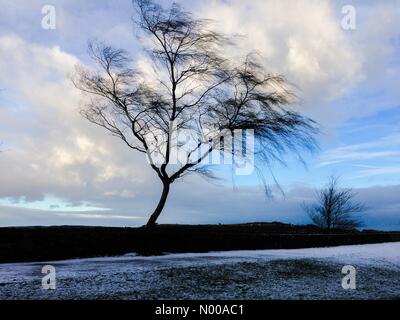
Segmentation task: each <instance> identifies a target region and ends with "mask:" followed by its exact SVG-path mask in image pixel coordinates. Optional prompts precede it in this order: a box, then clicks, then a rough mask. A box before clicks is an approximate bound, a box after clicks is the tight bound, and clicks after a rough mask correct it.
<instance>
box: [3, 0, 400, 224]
mask: <svg viewBox="0 0 400 320" xmlns="http://www.w3.org/2000/svg"><path fill="white" fill-rule="evenodd" d="M162 3H164V4H167V3H168V1H163V2H162ZM180 3H181V4H182V5H183V6H184V7H185V8H187V9H188V10H192V11H193V12H194V13H195V14H196V15H197V16H200V17H207V18H213V19H215V20H218V23H217V25H216V27H217V28H219V29H220V30H221V31H223V32H226V33H239V34H241V35H243V37H242V40H241V43H240V46H239V48H238V51H237V52H233V53H232V55H233V56H239V55H241V54H242V53H244V52H246V51H248V50H253V49H254V50H257V51H258V52H260V53H261V54H262V55H263V57H264V59H265V60H264V61H265V67H266V68H267V69H268V70H270V71H271V72H277V73H281V74H284V75H285V76H286V77H287V78H288V80H290V81H291V82H293V83H294V84H295V85H296V86H297V88H298V92H297V94H298V95H299V97H300V101H299V103H298V105H297V106H296V108H297V109H298V110H299V111H300V112H302V113H304V114H306V115H308V116H310V117H312V118H313V119H315V120H316V121H318V122H319V124H320V125H321V132H322V133H321V135H320V136H319V137H318V141H319V144H320V150H319V151H318V152H316V153H314V154H312V155H307V154H305V155H304V158H305V160H306V162H307V167H304V166H303V165H302V164H300V163H299V162H298V161H295V159H292V158H291V157H290V156H288V158H287V163H288V166H287V167H285V168H283V167H280V166H274V167H273V172H274V175H275V176H276V177H277V179H278V181H279V182H280V184H281V186H282V188H283V189H284V191H285V196H284V197H283V196H282V195H280V194H279V193H277V194H276V196H275V197H274V198H273V199H266V198H265V197H264V195H263V192H262V190H261V188H260V186H259V184H258V181H257V179H256V176H255V175H253V176H250V177H244V178H243V177H242V178H237V179H236V180H235V182H236V183H235V188H233V187H232V184H231V183H230V181H229V174H228V175H227V176H228V179H227V180H226V181H222V182H220V183H219V184H217V185H215V184H211V185H210V184H208V183H207V182H205V181H203V180H202V179H200V178H197V177H190V178H188V179H186V180H185V181H183V182H181V183H179V184H177V185H176V186H174V187H173V190H172V195H171V198H170V199H169V201H168V204H167V206H166V209H165V211H164V213H163V216H162V218H161V220H160V222H177V223H220V222H226V223H229V222H246V221H256V220H257V221H259V220H262V221H271V220H280V221H284V222H291V223H308V222H309V220H308V218H307V216H306V215H305V214H304V212H302V210H301V204H302V203H303V202H308V201H312V198H313V194H314V190H315V188H319V187H321V186H322V185H323V184H324V183H325V181H326V178H327V177H328V176H329V175H330V174H336V175H338V176H340V177H341V182H342V184H343V186H346V187H352V188H354V189H355V191H356V192H357V194H358V198H359V200H360V201H363V202H365V203H366V204H367V206H368V210H367V212H366V215H365V220H366V224H367V227H376V228H383V229H400V219H399V215H400V198H399V196H398V194H399V191H400V160H399V159H400V126H399V123H400V99H399V98H400V93H399V90H398V88H399V83H400V81H399V80H400V79H399V78H400V76H399V70H400V58H399V57H400V55H399V53H400V31H399V30H400V28H399V27H400V1H380V2H378V1H313V0H303V1H296V4H293V2H292V1H291V0H286V1H277V0H276V1H275V0H269V1H261V0H257V1H252V2H247V1H240V0H231V1H217V0H210V1H207V2H204V1H186V0H182V1H180ZM348 4H350V5H353V6H354V8H355V10H356V18H357V20H356V21H357V23H356V29H355V30H344V29H343V28H342V26H341V19H342V18H343V14H342V12H341V9H342V7H343V6H344V5H348ZM44 5H53V6H54V7H55V9H56V18H57V28H56V29H55V30H44V29H43V28H42V27H41V20H42V18H43V14H42V12H41V10H42V7H43V6H44ZM0 7H1V8H2V13H1V19H0V38H1V39H0V40H1V43H2V46H1V48H0V70H1V74H0V88H1V89H2V91H0V141H3V145H2V149H3V150H4V152H3V153H1V154H0V177H1V179H2V181H1V186H0V226H8V225H39V224H44V225H53V224H90V225H117V226H135V225H141V224H144V223H145V221H146V218H147V216H148V214H149V213H150V212H151V211H152V209H153V207H154V205H155V203H156V201H157V199H158V197H159V193H160V185H159V183H158V181H157V178H156V177H154V175H153V172H152V171H151V170H149V168H148V167H147V164H146V162H145V160H144V159H143V158H142V157H141V156H140V155H136V154H132V152H130V150H127V149H126V148H125V147H124V145H123V144H121V143H120V142H119V141H116V140H115V139H114V138H112V137H110V136H109V135H107V133H105V132H103V131H102V130H101V129H99V128H95V127H93V126H91V125H89V124H88V123H86V122H85V120H83V119H82V118H81V117H80V115H79V113H78V109H79V106H80V105H81V103H82V97H81V96H80V94H79V92H76V90H75V89H74V88H73V87H72V85H71V83H70V81H69V77H68V75H69V74H70V73H71V72H73V70H74V66H75V65H76V64H84V65H90V64H91V61H90V60H89V59H88V55H87V41H88V40H91V39H92V40H93V39H98V40H102V41H105V42H107V43H110V44H112V45H114V46H117V47H122V48H124V49H126V50H128V51H129V52H130V53H131V54H132V57H133V58H134V59H137V61H141V59H142V57H143V50H142V49H141V43H140V39H137V38H136V34H137V32H136V30H135V28H134V26H133V24H132V21H131V18H132V15H133V10H132V5H131V2H130V0H117V1H107V0H100V1H99V0H96V1H94V0H83V1H70V0H53V1H48V0H45V1H39V0H32V1H28V0H16V1H12V2H11V1H7V0H0ZM298 12H301V14H298ZM225 171H228V170H226V169H222V172H225ZM267 176H268V175H267ZM269 182H270V183H271V184H273V180H272V179H271V177H270V179H269Z"/></svg>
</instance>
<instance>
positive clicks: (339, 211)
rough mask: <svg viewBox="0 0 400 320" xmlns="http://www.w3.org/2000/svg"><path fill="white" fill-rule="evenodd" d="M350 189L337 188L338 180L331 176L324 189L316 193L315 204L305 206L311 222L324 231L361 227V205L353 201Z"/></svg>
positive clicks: (363, 208)
mask: <svg viewBox="0 0 400 320" xmlns="http://www.w3.org/2000/svg"><path fill="white" fill-rule="evenodd" d="M354 197H355V193H354V192H353V191H352V190H351V189H342V188H340V187H339V179H338V178H337V177H334V176H331V177H330V179H329V182H328V184H327V185H326V187H325V188H324V189H322V190H320V191H318V193H317V196H316V203H315V204H312V205H308V206H305V210H306V212H307V213H308V215H309V217H310V218H311V220H312V221H313V222H314V223H315V225H317V226H318V227H320V228H324V229H355V228H358V227H361V226H362V221H361V213H362V212H363V211H364V210H365V206H364V205H363V204H362V203H359V202H356V201H354Z"/></svg>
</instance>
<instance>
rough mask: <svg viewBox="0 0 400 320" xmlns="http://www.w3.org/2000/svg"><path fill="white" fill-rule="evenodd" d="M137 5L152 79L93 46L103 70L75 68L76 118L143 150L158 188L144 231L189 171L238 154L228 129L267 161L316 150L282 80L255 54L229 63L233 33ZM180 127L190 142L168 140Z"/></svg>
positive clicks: (138, 1) (310, 128)
mask: <svg viewBox="0 0 400 320" xmlns="http://www.w3.org/2000/svg"><path fill="white" fill-rule="evenodd" d="M133 3H134V6H135V9H136V12H137V20H136V24H137V26H138V30H140V35H141V36H142V37H143V39H144V40H145V41H146V45H145V47H146V53H147V54H148V57H150V58H151V59H150V60H149V65H148V66H149V67H150V69H152V70H153V71H154V73H153V74H154V76H153V77H149V76H148V75H147V76H145V75H144V74H143V72H139V71H138V70H137V69H134V68H132V67H131V66H132V61H131V59H129V57H128V55H127V53H126V52H125V51H123V50H119V49H114V48H112V47H110V46H107V45H104V44H101V43H97V44H90V45H89V52H90V55H91V57H92V58H93V59H94V60H95V61H96V62H97V64H98V66H99V67H100V68H98V69H99V70H97V71H90V70H88V69H85V68H83V67H79V68H78V70H77V74H76V77H75V80H74V83H75V85H76V87H77V88H79V89H80V90H82V91H84V92H85V93H87V94H89V96H90V97H91V103H90V104H89V105H87V106H85V108H84V109H83V110H82V114H83V115H84V116H85V117H86V118H87V119H88V120H89V121H90V122H92V123H94V124H97V125H99V126H101V127H103V128H105V129H107V130H108V131H109V132H111V133H112V134H113V135H114V136H117V137H118V138H120V139H122V140H123V141H124V142H125V143H126V144H127V145H128V147H130V148H131V149H132V150H135V151H137V152H140V153H143V154H146V155H147V159H148V161H149V164H150V166H151V168H152V169H153V170H154V171H155V173H156V174H157V175H158V177H159V178H160V180H161V182H162V185H163V192H162V195H161V198H160V201H159V203H158V205H157V207H156V209H155V211H154V212H153V214H152V215H151V217H150V219H149V221H148V223H147V226H148V227H151V226H154V225H155V223H156V221H157V219H158V217H159V215H160V213H161V211H162V210H163V208H164V205H165V202H166V200H167V197H168V194H169V191H170V186H171V184H172V183H173V182H175V181H177V180H178V179H180V178H182V177H183V176H185V175H186V174H188V173H192V172H195V173H198V174H202V175H205V176H207V177H212V170H211V169H210V167H209V166H206V165H204V159H206V158H207V157H208V156H210V154H211V153H212V152H225V153H226V152H229V153H230V154H232V155H237V153H238V150H237V149H235V148H229V147H228V146H227V144H226V143H225V144H224V142H223V140H224V139H223V136H224V135H225V134H227V133H228V134H231V135H234V134H235V132H238V130H252V131H254V136H255V139H256V144H255V145H256V146H255V150H254V153H255V155H256V157H257V158H258V159H261V160H262V161H261V162H260V163H264V164H265V163H269V162H271V161H274V160H278V161H283V157H282V156H283V155H284V154H285V153H286V152H288V151H291V152H296V153H297V154H299V152H300V151H301V150H302V149H304V148H305V149H309V150H312V149H313V148H314V147H315V140H314V135H315V133H316V132H317V131H318V130H317V129H316V125H315V123H314V122H313V121H312V120H311V119H309V118H306V117H303V116H302V115H300V114H299V113H297V112H295V111H293V110H291V108H290V107H289V105H291V103H292V101H293V95H292V94H291V92H290V91H289V90H288V89H287V84H286V81H285V79H284V78H283V77H282V76H279V75H272V74H267V73H265V71H264V69H263V67H262V65H261V64H260V63H259V62H258V59H257V56H256V55H251V54H249V55H247V56H246V57H245V58H244V59H243V61H242V62H236V61H235V63H234V62H232V61H230V60H229V59H228V58H226V56H225V55H224V52H226V50H228V49H232V48H234V47H235V44H234V42H233V40H232V38H230V37H227V36H224V35H222V34H219V33H217V32H215V31H212V28H211V21H209V20H199V19H195V18H194V17H193V16H192V15H191V14H190V13H188V12H185V11H184V10H183V9H182V8H181V7H180V6H178V5H177V4H173V5H172V6H171V7H170V8H169V9H168V10H164V9H163V8H162V7H161V6H159V5H158V4H156V3H154V2H152V1H149V0H135V1H133ZM177 130H186V131H189V132H190V134H191V136H192V138H193V140H194V141H196V143H195V144H192V145H191V147H190V148H188V146H187V145H185V146H184V144H183V143H181V142H180V141H178V143H177V145H174V143H173V142H174V139H175V136H174V135H175V134H176V133H175V132H176V131H177ZM205 132H207V133H206V134H205ZM239 132H240V131H239ZM236 135H238V134H236ZM174 148H175V149H177V153H178V154H181V152H183V151H184V152H185V153H184V155H185V156H184V157H183V160H182V157H181V160H180V161H178V162H176V161H173V160H172V156H173V152H174ZM160 157H161V159H162V161H159V159H160ZM156 159H157V161H156Z"/></svg>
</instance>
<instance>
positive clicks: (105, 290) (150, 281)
mask: <svg viewBox="0 0 400 320" xmlns="http://www.w3.org/2000/svg"><path fill="white" fill-rule="evenodd" d="M44 265H53V266H54V267H55V268H56V272H57V273H56V289H55V290H48V291H46V290H44V289H42V286H41V281H42V277H43V276H44V275H43V274H41V270H42V267H43V266H44ZM344 265H352V266H354V267H355V268H356V272H357V273H356V284H357V288H356V289H355V290H344V289H343V288H342V285H341V282H342V277H344V275H343V274H342V273H341V271H342V267H343V266H344ZM0 298H1V299H400V242H397V243H385V244H373V245H358V246H342V247H335V248H316V249H296V250H262V251H233V252H217V253H207V254H171V255H164V256H159V257H139V256H135V255H126V256H122V257H115V258H95V259H77V260H68V261H58V262H48V263H26V264H3V265H0Z"/></svg>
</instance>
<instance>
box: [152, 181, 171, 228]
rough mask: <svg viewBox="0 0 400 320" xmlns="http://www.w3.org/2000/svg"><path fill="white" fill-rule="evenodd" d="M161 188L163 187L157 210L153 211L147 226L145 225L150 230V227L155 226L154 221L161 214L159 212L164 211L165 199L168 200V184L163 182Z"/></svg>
mask: <svg viewBox="0 0 400 320" xmlns="http://www.w3.org/2000/svg"><path fill="white" fill-rule="evenodd" d="M163 186H164V187H163V192H162V194H161V198H160V201H159V202H158V205H157V208H156V209H155V210H154V212H153V214H152V215H151V217H150V219H149V221H148V222H147V225H146V227H147V228H151V227H154V226H155V224H156V221H157V219H158V217H159V216H160V214H161V211H162V210H163V209H164V205H165V202H166V201H167V198H168V193H169V187H170V184H169V183H168V182H164V183H163Z"/></svg>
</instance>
